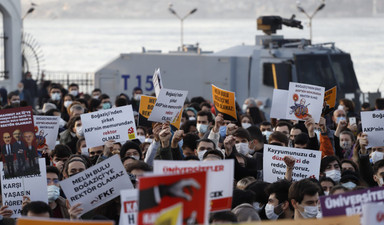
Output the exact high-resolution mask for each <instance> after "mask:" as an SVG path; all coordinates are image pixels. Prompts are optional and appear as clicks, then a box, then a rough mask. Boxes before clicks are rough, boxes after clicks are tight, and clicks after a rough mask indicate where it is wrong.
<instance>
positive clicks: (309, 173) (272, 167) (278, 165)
mask: <svg viewBox="0 0 384 225" xmlns="http://www.w3.org/2000/svg"><path fill="white" fill-rule="evenodd" d="M285 156H292V157H293V158H295V159H296V162H295V166H294V169H293V172H292V180H293V181H298V180H301V179H304V178H316V179H319V174H320V161H321V151H314V150H307V149H301V148H288V147H282V146H277V145H264V156H263V178H264V181H266V182H270V183H273V182H275V181H277V180H281V179H284V175H285V172H286V165H285V163H284V157H285Z"/></svg>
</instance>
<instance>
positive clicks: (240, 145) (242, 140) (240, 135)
mask: <svg viewBox="0 0 384 225" xmlns="http://www.w3.org/2000/svg"><path fill="white" fill-rule="evenodd" d="M233 137H234V138H235V143H236V144H235V146H236V150H237V151H238V152H239V153H241V154H243V155H248V154H249V151H250V148H249V141H250V139H251V138H250V135H249V132H248V131H247V130H246V129H244V128H242V127H240V128H238V129H237V130H236V131H235V133H233Z"/></svg>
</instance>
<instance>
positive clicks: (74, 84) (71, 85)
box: [68, 83, 79, 89]
mask: <svg viewBox="0 0 384 225" xmlns="http://www.w3.org/2000/svg"><path fill="white" fill-rule="evenodd" d="M70 87H77V88H79V85H78V84H76V83H71V84H70V85H69V86H68V89H69V88H70Z"/></svg>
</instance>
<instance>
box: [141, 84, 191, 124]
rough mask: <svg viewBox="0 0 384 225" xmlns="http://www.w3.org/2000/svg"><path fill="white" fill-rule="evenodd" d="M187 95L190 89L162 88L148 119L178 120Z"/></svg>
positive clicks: (156, 120) (158, 120)
mask: <svg viewBox="0 0 384 225" xmlns="http://www.w3.org/2000/svg"><path fill="white" fill-rule="evenodd" d="M187 95H188V91H180V90H171V89H165V88H162V89H161V90H160V93H159V97H158V98H157V101H156V104H155V106H154V107H153V109H152V113H151V115H150V116H149V118H148V120H149V121H154V122H160V123H165V122H170V123H174V122H176V120H177V118H178V116H179V114H181V110H182V109H183V106H184V101H185V98H186V97H187Z"/></svg>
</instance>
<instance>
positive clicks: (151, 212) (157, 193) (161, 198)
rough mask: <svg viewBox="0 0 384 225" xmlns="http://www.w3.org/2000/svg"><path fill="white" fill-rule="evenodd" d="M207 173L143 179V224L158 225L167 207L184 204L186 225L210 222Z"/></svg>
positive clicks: (140, 185)
mask: <svg viewBox="0 0 384 225" xmlns="http://www.w3.org/2000/svg"><path fill="white" fill-rule="evenodd" d="M207 182H208V180H207V173H206V172H198V173H188V174H181V175H150V176H145V177H141V178H140V179H139V219H138V224H139V225H149V224H154V223H155V221H157V219H158V218H159V216H160V215H161V214H160V212H161V211H162V210H163V209H167V208H170V207H171V206H175V205H176V204H179V203H182V204H183V220H182V221H183V224H187V222H188V224H203V223H205V224H208V190H207Z"/></svg>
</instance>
